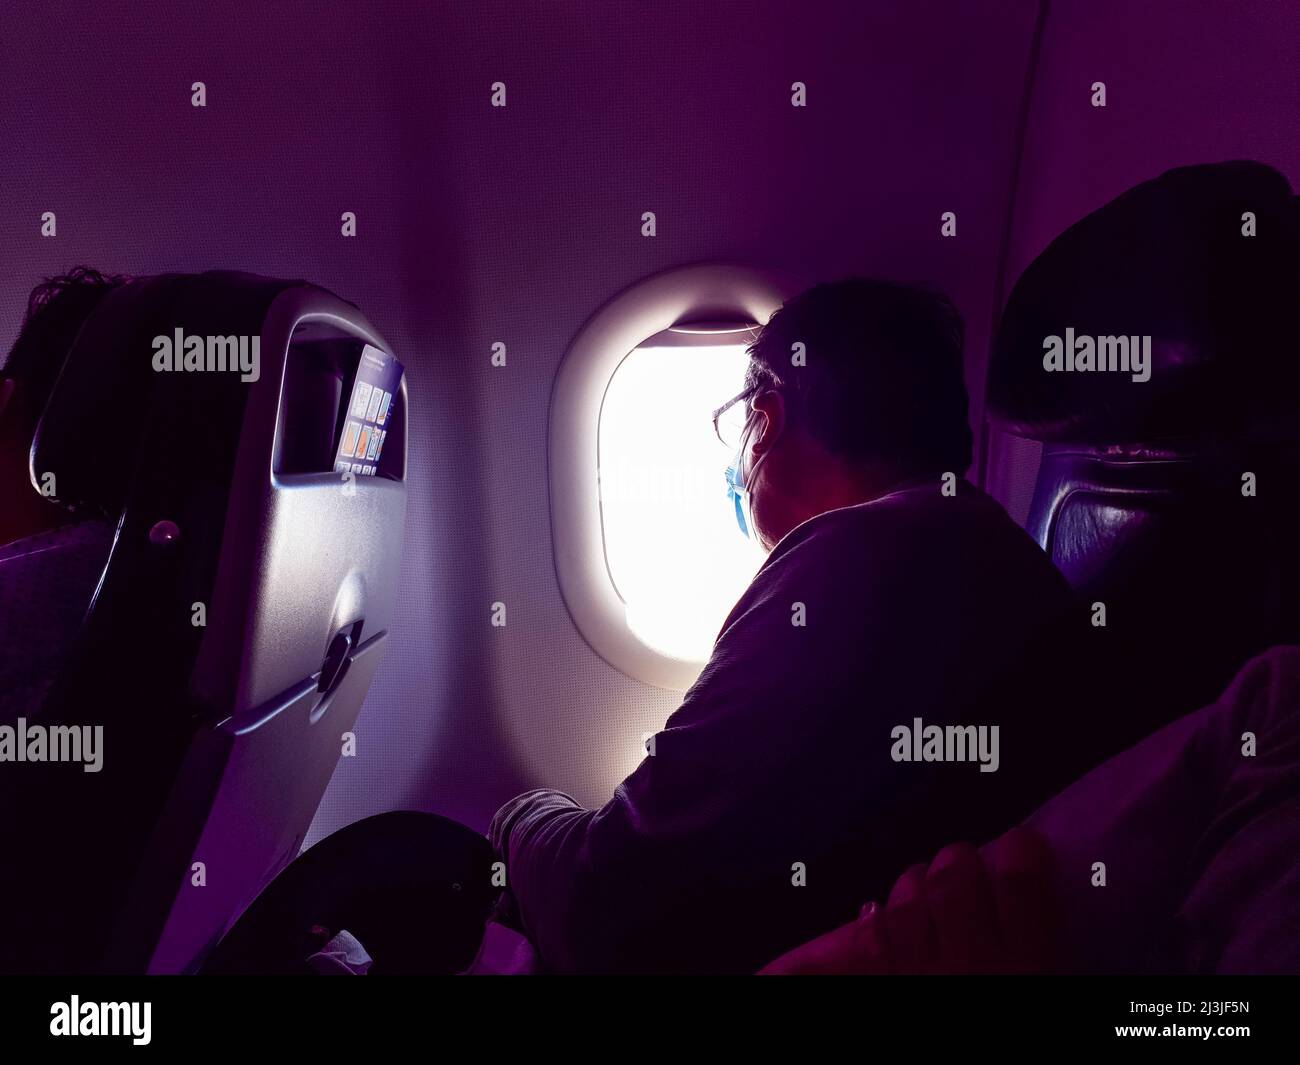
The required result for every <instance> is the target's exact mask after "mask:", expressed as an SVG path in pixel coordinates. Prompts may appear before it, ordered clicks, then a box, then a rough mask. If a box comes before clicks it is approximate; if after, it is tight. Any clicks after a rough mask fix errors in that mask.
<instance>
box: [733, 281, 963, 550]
mask: <svg viewBox="0 0 1300 1065" xmlns="http://www.w3.org/2000/svg"><path fill="white" fill-rule="evenodd" d="M963 332H964V330H963V325H962V320H961V316H960V315H959V314H958V313H957V310H956V308H954V307H953V305H952V303H951V302H950V301H949V300H948V299H947V297H945V296H943V295H941V294H940V293H938V292H934V291H931V290H927V289H924V288H919V287H916V286H912V285H902V284H896V283H894V282H889V281H872V280H867V279H851V280H847V281H838V282H834V283H830V284H823V285H817V286H816V287H814V288H811V289H809V290H808V291H807V292H804V293H803V294H801V295H799V296H796V297H795V298H794V299H792V300H789V301H788V302H787V303H786V304H785V305H784V306H783V307H781V309H780V310H778V311H777V312H776V313H775V314H774V315H772V318H771V320H770V321H769V322H768V323H767V325H766V326H764V327H763V329H762V331H761V333H760V334H759V336H758V339H757V340H756V341H755V342H754V343H753V344H752V345H751V346H750V349H749V355H750V361H749V369H748V371H747V373H746V380H745V386H746V387H745V391H744V393H742V396H743V400H742V402H746V403H747V404H748V406H749V410H748V419H747V421H746V422H745V428H744V432H743V435H742V439H741V452H740V456H739V459H738V462H739V466H740V472H741V477H742V479H743V482H744V486H745V490H746V491H747V492H748V493H749V496H750V504H751V514H752V523H753V525H754V527H755V528H754V530H753V532H754V533H755V534H756V536H757V539H758V541H759V542H760V543H761V544H762V546H763V547H764V548H766V549H768V550H770V549H771V548H772V547H774V546H775V545H776V544H777V543H778V542H779V541H780V540H781V538H782V537H784V536H785V535H786V533H788V532H789V531H790V530H791V529H793V528H795V526H797V525H799V524H801V523H802V522H804V521H807V520H808V519H809V518H812V517H816V516H817V515H818V514H822V513H824V512H826V511H828V510H835V509H837V508H839V507H844V506H852V505H853V504H856V503H862V502H866V501H868V500H870V499H874V498H876V497H878V496H880V495H883V494H884V493H885V492H887V491H889V490H890V489H891V488H893V487H895V486H896V485H898V484H900V483H902V482H905V481H909V480H913V479H918V478H924V477H931V476H932V477H934V478H936V480H937V478H938V477H940V476H941V475H942V474H943V473H947V472H951V473H954V474H956V475H958V476H961V475H962V474H964V473H965V472H966V470H967V469H968V468H969V467H970V463H971V431H970V425H969V423H968V422H967V397H966V385H965V381H964V379H963V377H962V341H963Z"/></svg>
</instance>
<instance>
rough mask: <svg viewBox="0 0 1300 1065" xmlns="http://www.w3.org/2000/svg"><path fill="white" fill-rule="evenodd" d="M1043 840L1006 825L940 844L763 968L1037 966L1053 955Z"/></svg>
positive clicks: (912, 970) (1053, 922) (1053, 913)
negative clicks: (971, 840)
mask: <svg viewBox="0 0 1300 1065" xmlns="http://www.w3.org/2000/svg"><path fill="white" fill-rule="evenodd" d="M1051 872H1052V855H1051V851H1050V850H1049V849H1048V847H1047V844H1046V843H1045V842H1044V840H1043V839H1042V838H1041V837H1040V836H1038V835H1037V834H1036V833H1034V832H1032V831H1030V830H1029V829H1024V828H1015V829H1012V830H1011V831H1010V832H1008V833H1007V834H1006V835H1005V836H1002V837H1001V838H1000V839H998V840H996V841H995V842H994V843H992V844H991V845H990V846H989V847H987V848H986V849H985V850H984V851H983V852H981V851H978V850H976V849H975V848H974V847H972V846H970V845H969V844H954V845H952V846H949V847H945V848H944V849H943V850H941V851H940V852H939V854H938V855H937V856H936V857H935V859H934V861H932V862H931V863H930V865H929V866H928V867H926V866H924V865H914V866H912V867H911V868H910V869H908V870H907V871H906V872H905V873H904V874H903V875H902V876H901V877H899V878H898V881H897V882H896V883H895V884H894V888H893V890H892V891H891V892H890V895H889V901H888V902H887V903H886V905H885V906H883V907H881V906H879V905H877V904H875V903H868V904H867V905H866V906H864V907H863V909H862V914H861V915H860V916H859V918H858V919H857V920H856V921H854V922H853V923H851V924H846V925H842V926H841V927H839V928H837V929H835V930H834V931H831V932H827V933H826V934H825V935H823V936H819V937H818V938H817V939H814V940H812V941H811V942H809V943H805V944H804V945H803V946H801V947H797V948H796V949H795V950H792V951H791V952H790V953H788V954H786V955H784V956H782V957H781V958H778V959H777V960H776V961H774V962H772V963H771V964H770V965H768V966H767V967H766V968H765V969H763V970H762V971H763V973H764V974H769V975H774V974H797V973H805V974H813V973H823V974H833V973H835V974H885V973H898V974H918V973H1037V972H1050V971H1053V970H1055V969H1056V968H1057V967H1059V965H1060V964H1061V960H1062V958H1061V949H1060V941H1061V930H1060V921H1059V915H1058V912H1057V905H1056V899H1055V895H1054V892H1053V885H1052V879H1051Z"/></svg>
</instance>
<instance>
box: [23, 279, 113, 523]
mask: <svg viewBox="0 0 1300 1065" xmlns="http://www.w3.org/2000/svg"><path fill="white" fill-rule="evenodd" d="M126 280H127V279H126V278H123V277H111V276H106V275H104V274H101V273H100V272H99V271H98V270H92V269H90V268H89V267H85V266H79V267H77V268H75V269H74V270H71V271H69V272H68V273H66V274H64V275H62V276H60V277H53V278H50V279H49V280H47V281H43V282H42V283H41V284H39V285H37V286H36V287H35V288H34V289H32V292H31V295H30V296H29V297H28V299H27V312H26V315H25V316H24V318H23V326H22V329H21V330H20V331H19V333H18V339H17V340H16V341H15V342H14V346H13V348H12V349H10V351H9V357H8V358H7V359H6V360H5V363H4V366H3V367H2V368H0V544H5V543H9V542H11V541H13V540H18V539H21V538H22V537H24V536H31V535H34V534H36V533H38V532H43V531H44V530H45V529H48V528H51V527H53V526H55V525H58V524H59V523H60V522H61V521H62V520H63V512H62V511H60V510H59V509H58V508H57V507H55V506H54V505H53V504H51V503H49V502H47V501H45V500H43V499H42V498H41V497H40V495H38V494H37V492H36V490H35V489H34V488H33V487H32V484H31V477H30V475H29V473H28V454H29V452H30V450H31V445H32V437H33V436H34V435H35V432H36V425H37V423H38V422H39V421H40V417H41V413H42V412H43V411H44V410H45V405H46V403H48V402H49V399H50V394H51V393H52V392H53V391H54V383H55V381H57V380H58V378H59V373H60V371H61V370H62V369H63V362H64V359H65V358H66V357H67V354H68V352H69V350H71V348H72V343H73V341H74V340H76V338H77V334H78V333H79V332H80V331H81V327H82V325H84V324H85V321H86V319H87V318H88V317H89V316H90V313H91V311H93V310H94V309H95V307H96V306H98V304H99V301H100V300H101V299H103V298H104V296H105V295H106V294H107V293H108V292H110V291H111V290H113V289H114V288H117V287H118V286H119V285H121V284H123V283H125V281H126Z"/></svg>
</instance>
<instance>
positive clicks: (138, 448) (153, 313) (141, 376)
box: [30, 271, 303, 520]
mask: <svg viewBox="0 0 1300 1065" xmlns="http://www.w3.org/2000/svg"><path fill="white" fill-rule="evenodd" d="M301 284H303V283H302V282H300V281H282V280H275V279H270V278H261V277H257V276H255V275H252V274H241V273H236V272H232V271H209V272H207V273H202V274H160V275H157V276H154V277H141V278H137V279H135V280H133V281H130V282H128V283H127V284H125V285H122V286H121V287H120V288H117V289H114V290H113V291H111V292H109V293H108V294H107V295H105V296H104V297H103V299H101V300H100V302H99V303H98V304H97V305H96V307H95V309H94V311H93V312H92V313H91V314H90V316H89V317H88V318H87V319H86V322H85V324H84V325H83V326H82V328H81V331H80V332H79V333H78V334H77V338H76V340H75V341H74V343H73V345H72V347H71V349H70V350H69V351H68V354H67V357H66V359H65V360H64V364H63V369H62V372H61V373H60V375H59V378H58V380H57V381H56V382H55V386H54V389H53V391H52V392H51V394H50V399H49V401H48V403H47V404H46V406H45V410H44V412H43V413H42V415H41V418H40V421H39V422H38V423H37V427H36V432H35V434H34V435H33V439H32V447H31V454H30V473H31V479H32V484H33V485H34V486H35V487H36V489H37V490H38V491H40V490H41V489H42V488H43V487H44V485H43V482H44V480H45V478H47V477H48V476H49V475H51V474H52V475H53V482H52V489H53V495H52V497H51V498H52V501H54V502H57V503H59V504H61V505H62V506H64V507H66V508H67V509H69V510H72V511H74V512H78V513H84V514H87V515H91V514H93V515H98V516H101V517H106V518H109V519H110V520H115V519H116V518H117V517H118V515H119V514H120V512H121V509H122V506H123V504H124V501H125V499H126V496H127V493H128V490H129V486H130V484H131V482H132V479H133V477H134V475H135V471H136V467H137V464H138V463H139V462H147V461H148V460H149V456H150V455H156V454H157V449H158V448H165V447H177V446H184V442H183V441H175V440H165V439H161V435H160V434H159V433H158V430H157V424H156V418H157V413H156V412H157V411H158V410H159V409H161V408H160V405H165V404H168V403H171V402H174V401H175V393H176V390H177V388H178V386H180V385H181V384H182V383H181V382H178V381H176V380H175V379H174V376H175V375H169V374H160V373H158V372H156V371H155V369H154V364H153V363H154V359H153V356H154V350H155V349H154V338H155V337H158V336H163V337H169V338H170V337H172V336H173V334H174V330H175V329H176V328H181V329H183V330H184V327H185V325H186V323H187V322H188V323H193V322H194V321H195V319H196V318H197V317H198V316H199V315H198V312H199V311H200V310H202V311H204V312H206V316H210V315H212V314H214V313H215V315H216V316H217V317H219V318H220V319H221V321H222V324H223V327H225V331H226V332H229V333H231V334H236V333H238V334H247V335H258V334H259V333H260V331H261V328H262V318H263V316H264V314H265V311H266V308H267V306H268V305H269V303H270V301H271V299H272V298H273V297H274V295H275V294H276V293H277V292H279V291H282V290H283V289H285V288H287V287H290V286H296V285H301ZM192 331H193V330H192V329H191V330H189V332H192ZM199 376H201V377H202V378H203V382H202V386H201V387H202V388H203V389H204V390H205V394H207V395H210V396H211V397H212V402H213V403H214V404H216V403H220V402H223V401H227V400H229V399H230V398H231V397H230V396H229V395H227V394H233V393H238V392H239V391H240V390H241V389H246V388H247V385H245V384H242V383H241V381H240V377H239V375H238V372H234V373H226V374H204V375H199ZM185 383H186V384H188V382H185ZM234 400H235V401H233V402H229V403H228V406H229V412H230V416H231V417H232V418H236V417H238V416H239V411H240V410H241V409H242V398H239V397H237V396H236V397H234ZM46 494H48V491H47V493H46Z"/></svg>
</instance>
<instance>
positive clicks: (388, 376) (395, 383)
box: [334, 344, 402, 477]
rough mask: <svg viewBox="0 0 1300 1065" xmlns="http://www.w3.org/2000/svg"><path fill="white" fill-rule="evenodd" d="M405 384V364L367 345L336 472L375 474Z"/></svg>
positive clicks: (336, 459)
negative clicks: (400, 389)
mask: <svg viewBox="0 0 1300 1065" xmlns="http://www.w3.org/2000/svg"><path fill="white" fill-rule="evenodd" d="M401 384H402V364H401V363H400V362H398V361H397V360H396V359H395V358H393V356H392V355H389V354H388V353H387V352H384V351H380V350H379V349H378V348H376V347H372V346H371V345H369V344H367V345H366V346H365V347H364V348H363V349H362V351H361V360H360V362H359V363H358V365H357V374H356V378H355V379H354V380H353V383H352V395H351V397H350V398H349V400H348V406H347V410H346V411H345V412H344V415H343V431H342V432H341V433H340V434H339V446H338V451H337V452H336V453H335V455H334V472H335V473H349V472H351V473H355V474H359V475H360V476H363V477H373V476H374V475H375V471H376V470H378V468H379V456H380V455H381V454H382V453H383V450H384V442H385V441H386V440H387V438H388V427H389V424H390V422H391V420H392V419H391V414H392V411H393V404H394V402H395V401H396V397H397V390H398V389H399V388H400V387H401Z"/></svg>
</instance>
